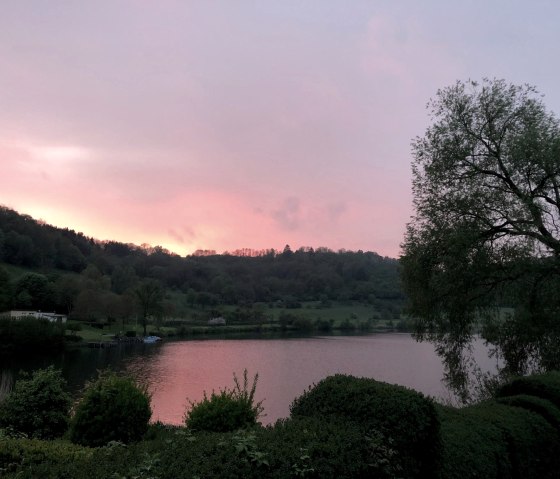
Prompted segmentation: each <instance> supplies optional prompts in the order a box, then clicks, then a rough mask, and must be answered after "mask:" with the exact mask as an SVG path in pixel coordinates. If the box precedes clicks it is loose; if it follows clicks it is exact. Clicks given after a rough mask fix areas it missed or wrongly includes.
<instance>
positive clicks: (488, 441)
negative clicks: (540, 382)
mask: <svg viewBox="0 0 560 479" xmlns="http://www.w3.org/2000/svg"><path fill="white" fill-rule="evenodd" d="M441 423H442V439H443V461H442V462H443V467H442V474H441V476H442V478H451V479H453V478H458V479H459V478H468V477H495V478H498V479H502V478H504V479H506V478H507V479H510V478H524V479H544V478H550V479H552V478H555V477H557V474H558V472H557V471H558V467H560V456H559V454H560V441H559V436H558V432H557V431H556V430H555V429H554V427H552V426H551V425H550V424H549V423H548V422H547V421H546V420H545V419H544V418H543V417H541V416H540V415H539V414H537V413H535V412H533V411H530V410H527V409H522V408H519V407H510V406H506V405H502V404H498V403H496V402H494V401H488V402H485V403H482V404H479V405H476V406H471V407H467V408H464V409H460V410H455V411H453V410H447V411H443V412H442V414H441Z"/></svg>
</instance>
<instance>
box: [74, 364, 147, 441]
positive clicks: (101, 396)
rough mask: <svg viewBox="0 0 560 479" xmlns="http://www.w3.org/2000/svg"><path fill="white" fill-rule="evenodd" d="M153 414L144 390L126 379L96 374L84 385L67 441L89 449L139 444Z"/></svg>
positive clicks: (130, 379)
mask: <svg viewBox="0 0 560 479" xmlns="http://www.w3.org/2000/svg"><path fill="white" fill-rule="evenodd" d="M151 415H152V410H151V408H150V395H149V393H148V392H147V390H146V389H145V388H144V387H142V386H139V385H138V384H136V382H135V381H134V380H133V379H132V378H130V377H126V376H118V375H117V374H115V373H113V372H110V371H102V372H100V373H99V377H98V378H97V380H95V381H93V382H91V383H89V384H87V386H86V389H85V392H84V396H83V397H82V398H81V399H80V401H79V402H78V404H77V405H76V408H75V414H74V417H73V418H72V420H71V423H70V440H71V441H72V442H74V443H76V444H81V445H83V446H90V447H100V446H105V445H106V444H107V443H109V442H110V441H121V442H124V443H125V444H127V443H129V442H134V441H139V440H140V439H141V438H142V436H143V435H144V434H145V433H146V431H147V429H148V421H149V420H150V417H151Z"/></svg>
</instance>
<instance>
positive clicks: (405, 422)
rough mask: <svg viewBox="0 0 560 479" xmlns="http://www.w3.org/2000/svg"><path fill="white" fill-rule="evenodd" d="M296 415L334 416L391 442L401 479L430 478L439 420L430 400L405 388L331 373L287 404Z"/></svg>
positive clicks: (435, 459)
mask: <svg viewBox="0 0 560 479" xmlns="http://www.w3.org/2000/svg"><path fill="white" fill-rule="evenodd" d="M290 410H291V415H292V417H294V418H297V417H319V418H324V419H329V417H339V418H343V419H345V420H349V421H352V422H354V423H356V424H358V425H359V426H360V427H361V428H362V429H363V430H364V431H365V432H367V431H370V430H375V431H379V433H381V434H382V435H383V436H384V437H386V438H388V439H391V440H392V441H393V447H394V448H395V450H396V451H397V452H398V455H399V458H400V459H399V460H400V463H401V466H402V469H403V472H402V474H403V477H433V476H434V474H435V471H436V470H437V467H438V459H439V454H440V436H439V421H438V415H437V412H436V409H435V407H434V404H433V402H432V401H431V400H429V399H426V398H425V397H424V396H423V395H422V394H420V393H418V392H416V391H412V390H410V389H407V388H404V387H401V386H394V385H390V384H387V383H382V382H378V381H375V380H373V379H367V378H355V377H352V376H347V375H342V374H337V375H335V376H330V377H328V378H326V379H323V380H322V381H320V382H319V383H318V384H317V385H316V386H314V387H313V388H311V389H309V390H308V391H306V392H305V393H304V394H303V395H301V396H300V397H298V398H296V399H295V400H294V402H293V403H292V405H291V406H290Z"/></svg>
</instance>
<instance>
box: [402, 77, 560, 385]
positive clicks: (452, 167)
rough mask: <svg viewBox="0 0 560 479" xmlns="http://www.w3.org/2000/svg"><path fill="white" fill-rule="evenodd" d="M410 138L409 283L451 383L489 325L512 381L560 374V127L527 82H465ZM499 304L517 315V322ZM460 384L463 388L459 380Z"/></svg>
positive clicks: (417, 313)
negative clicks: (538, 371) (536, 372)
mask: <svg viewBox="0 0 560 479" xmlns="http://www.w3.org/2000/svg"><path fill="white" fill-rule="evenodd" d="M429 109H430V110H431V116H432V119H433V124H432V126H430V127H429V128H428V129H427V130H426V132H425V134H424V136H422V137H419V138H417V139H415V140H414V142H413V155H414V159H413V166H412V169H413V196H414V206H415V208H416V213H415V216H414V217H413V219H412V221H411V222H410V223H409V224H408V226H407V232H406V236H405V239H404V243H403V245H402V247H403V256H402V258H401V264H402V273H403V274H402V278H403V285H404V290H405V292H406V293H407V295H408V297H409V300H410V313H411V315H412V316H413V317H414V318H415V319H417V322H416V326H417V329H418V331H417V332H418V334H419V336H420V337H425V338H427V339H430V340H433V341H434V342H436V344H437V347H438V352H439V353H440V354H441V356H442V357H443V358H444V360H445V361H446V366H447V368H448V369H449V373H450V376H449V377H450V379H451V381H450V383H451V384H452V385H456V386H460V380H464V379H465V377H466V375H465V374H464V368H465V363H464V356H463V352H464V350H465V348H466V347H468V344H469V341H470V339H471V337H472V334H473V333H474V332H476V327H477V326H479V325H480V324H481V323H482V324H483V325H484V326H488V325H492V324H493V325H494V326H495V327H490V328H488V327H485V328H484V329H483V332H484V334H485V337H486V338H487V339H489V340H490V341H491V342H492V343H493V344H495V345H496V347H497V348H498V350H499V352H500V353H501V354H500V356H501V357H502V358H504V360H505V364H504V369H505V370H506V372H507V373H508V374H525V373H527V372H528V371H530V370H531V368H532V367H534V366H535V365H536V366H537V367H542V368H543V369H546V370H550V369H557V368H559V367H560V352H559V348H558V341H559V340H560V321H559V311H560V295H559V294H558V289H559V287H560V273H559V272H560V268H559V265H560V263H559V260H560V235H559V229H558V226H557V225H558V224H559V223H560V203H559V199H558V194H557V192H558V191H559V187H560V154H559V153H560V125H559V121H558V119H557V118H556V117H555V116H554V115H553V114H552V113H550V112H549V111H547V109H546V107H545V105H544V104H543V102H542V99H541V97H540V96H539V95H538V92H536V90H535V89H534V88H533V87H530V86H527V85H521V86H517V85H511V84H508V83H506V82H505V81H504V80H487V79H485V80H483V81H482V82H480V83H477V82H471V81H469V82H457V83H456V84H455V85H452V86H450V87H447V88H444V89H442V90H439V91H438V93H437V96H436V98H435V99H434V100H433V101H431V102H430V104H429ZM499 306H508V307H512V308H514V310H515V312H514V313H513V314H512V315H511V317H510V318H508V319H506V320H504V318H502V317H501V316H500V309H499ZM454 379H457V380H458V381H454Z"/></svg>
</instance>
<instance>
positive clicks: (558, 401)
mask: <svg viewBox="0 0 560 479" xmlns="http://www.w3.org/2000/svg"><path fill="white" fill-rule="evenodd" d="M518 394H528V395H530V396H537V397H540V398H542V399H547V400H549V401H550V402H552V403H553V404H554V405H555V406H556V407H558V408H560V372H558V371H552V372H549V373H545V374H536V375H534V376H526V377H522V378H517V379H514V380H513V381H511V382H510V383H507V384H504V385H503V386H502V387H500V388H499V389H498V390H497V392H496V396H497V397H506V396H517V395H518Z"/></svg>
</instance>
